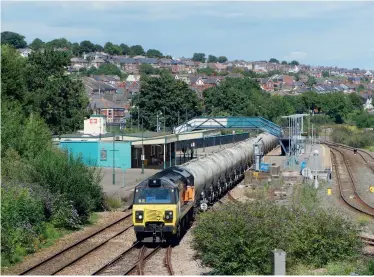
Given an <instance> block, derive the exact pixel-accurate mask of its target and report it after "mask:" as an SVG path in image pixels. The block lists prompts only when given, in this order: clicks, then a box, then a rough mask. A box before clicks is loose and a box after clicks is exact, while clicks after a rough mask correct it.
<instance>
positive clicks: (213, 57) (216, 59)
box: [208, 55, 218, 63]
mask: <svg viewBox="0 0 374 277" xmlns="http://www.w3.org/2000/svg"><path fill="white" fill-rule="evenodd" d="M216 62H218V58H217V57H216V56H213V55H209V56H208V63H216Z"/></svg>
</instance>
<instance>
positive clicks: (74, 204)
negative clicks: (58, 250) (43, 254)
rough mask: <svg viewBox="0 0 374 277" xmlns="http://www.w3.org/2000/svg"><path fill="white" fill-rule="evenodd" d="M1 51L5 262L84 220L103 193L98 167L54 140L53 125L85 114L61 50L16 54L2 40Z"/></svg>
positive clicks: (60, 127)
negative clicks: (26, 56) (26, 57)
mask: <svg viewBox="0 0 374 277" xmlns="http://www.w3.org/2000/svg"><path fill="white" fill-rule="evenodd" d="M1 50H2V62H3V64H2V78H1V85H2V103H1V119H2V122H1V123H2V124H1V141H2V143H1V158H2V159H1V175H2V183H1V195H2V203H1V240H2V245H1V260H2V266H7V265H9V264H12V263H15V262H18V261H19V260H21V259H22V257H23V256H24V255H26V254H28V253H32V252H34V251H35V250H36V249H37V248H39V247H42V246H43V245H45V244H46V243H47V244H48V243H50V242H51V241H53V240H55V239H56V238H58V237H59V236H61V234H63V233H65V232H66V231H65V230H73V229H77V228H79V227H80V226H81V225H82V224H85V223H87V222H88V220H89V216H90V214H91V213H92V212H93V211H97V210H100V209H101V208H102V204H103V194H102V189H101V186H100V185H99V182H100V172H99V171H97V170H96V169H95V168H87V167H86V166H85V165H84V163H83V161H82V159H81V158H80V157H78V158H75V157H73V156H72V155H70V156H68V154H67V153H65V152H62V151H60V150H59V149H57V148H56V147H54V146H53V145H52V139H51V135H52V132H51V131H54V132H60V131H62V132H65V131H66V130H71V131H74V130H76V129H77V128H79V125H80V124H81V122H83V116H84V114H85V103H86V102H85V101H86V99H85V98H84V94H83V93H84V92H83V93H82V90H81V89H82V86H81V84H80V83H79V82H76V83H75V82H72V81H71V80H69V79H66V78H65V77H64V76H62V75H63V70H62V69H61V68H63V66H64V61H63V60H64V58H65V56H64V55H63V54H61V56H59V55H60V54H56V53H54V52H48V51H47V52H46V53H45V54H41V53H38V54H37V55H35V56H33V57H31V58H30V60H22V58H19V56H18V54H17V55H16V53H15V52H14V51H15V50H14V49H12V48H10V47H8V46H2V49H1ZM4 63H5V64H6V68H4ZM24 71H25V72H28V73H27V74H26V73H25V72H24ZM23 74H25V75H23Z"/></svg>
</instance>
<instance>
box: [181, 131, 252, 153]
mask: <svg viewBox="0 0 374 277" xmlns="http://www.w3.org/2000/svg"><path fill="white" fill-rule="evenodd" d="M248 138H249V133H241V134H230V135H221V136H214V137H205V138H199V139H190V140H183V141H179V142H177V143H176V150H177V151H179V150H182V149H183V148H184V149H188V148H191V144H192V143H194V144H195V145H194V148H204V147H210V146H217V145H224V144H229V143H235V142H239V141H243V140H245V139H248Z"/></svg>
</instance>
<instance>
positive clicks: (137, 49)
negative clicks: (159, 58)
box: [130, 45, 145, 56]
mask: <svg viewBox="0 0 374 277" xmlns="http://www.w3.org/2000/svg"><path fill="white" fill-rule="evenodd" d="M143 55H145V51H144V49H143V47H142V46H141V45H133V46H131V47H130V56H143Z"/></svg>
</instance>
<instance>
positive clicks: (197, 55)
mask: <svg viewBox="0 0 374 277" xmlns="http://www.w3.org/2000/svg"><path fill="white" fill-rule="evenodd" d="M192 60H193V61H195V62H202V63H205V60H206V58H205V54H204V53H194V54H193V57H192Z"/></svg>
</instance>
